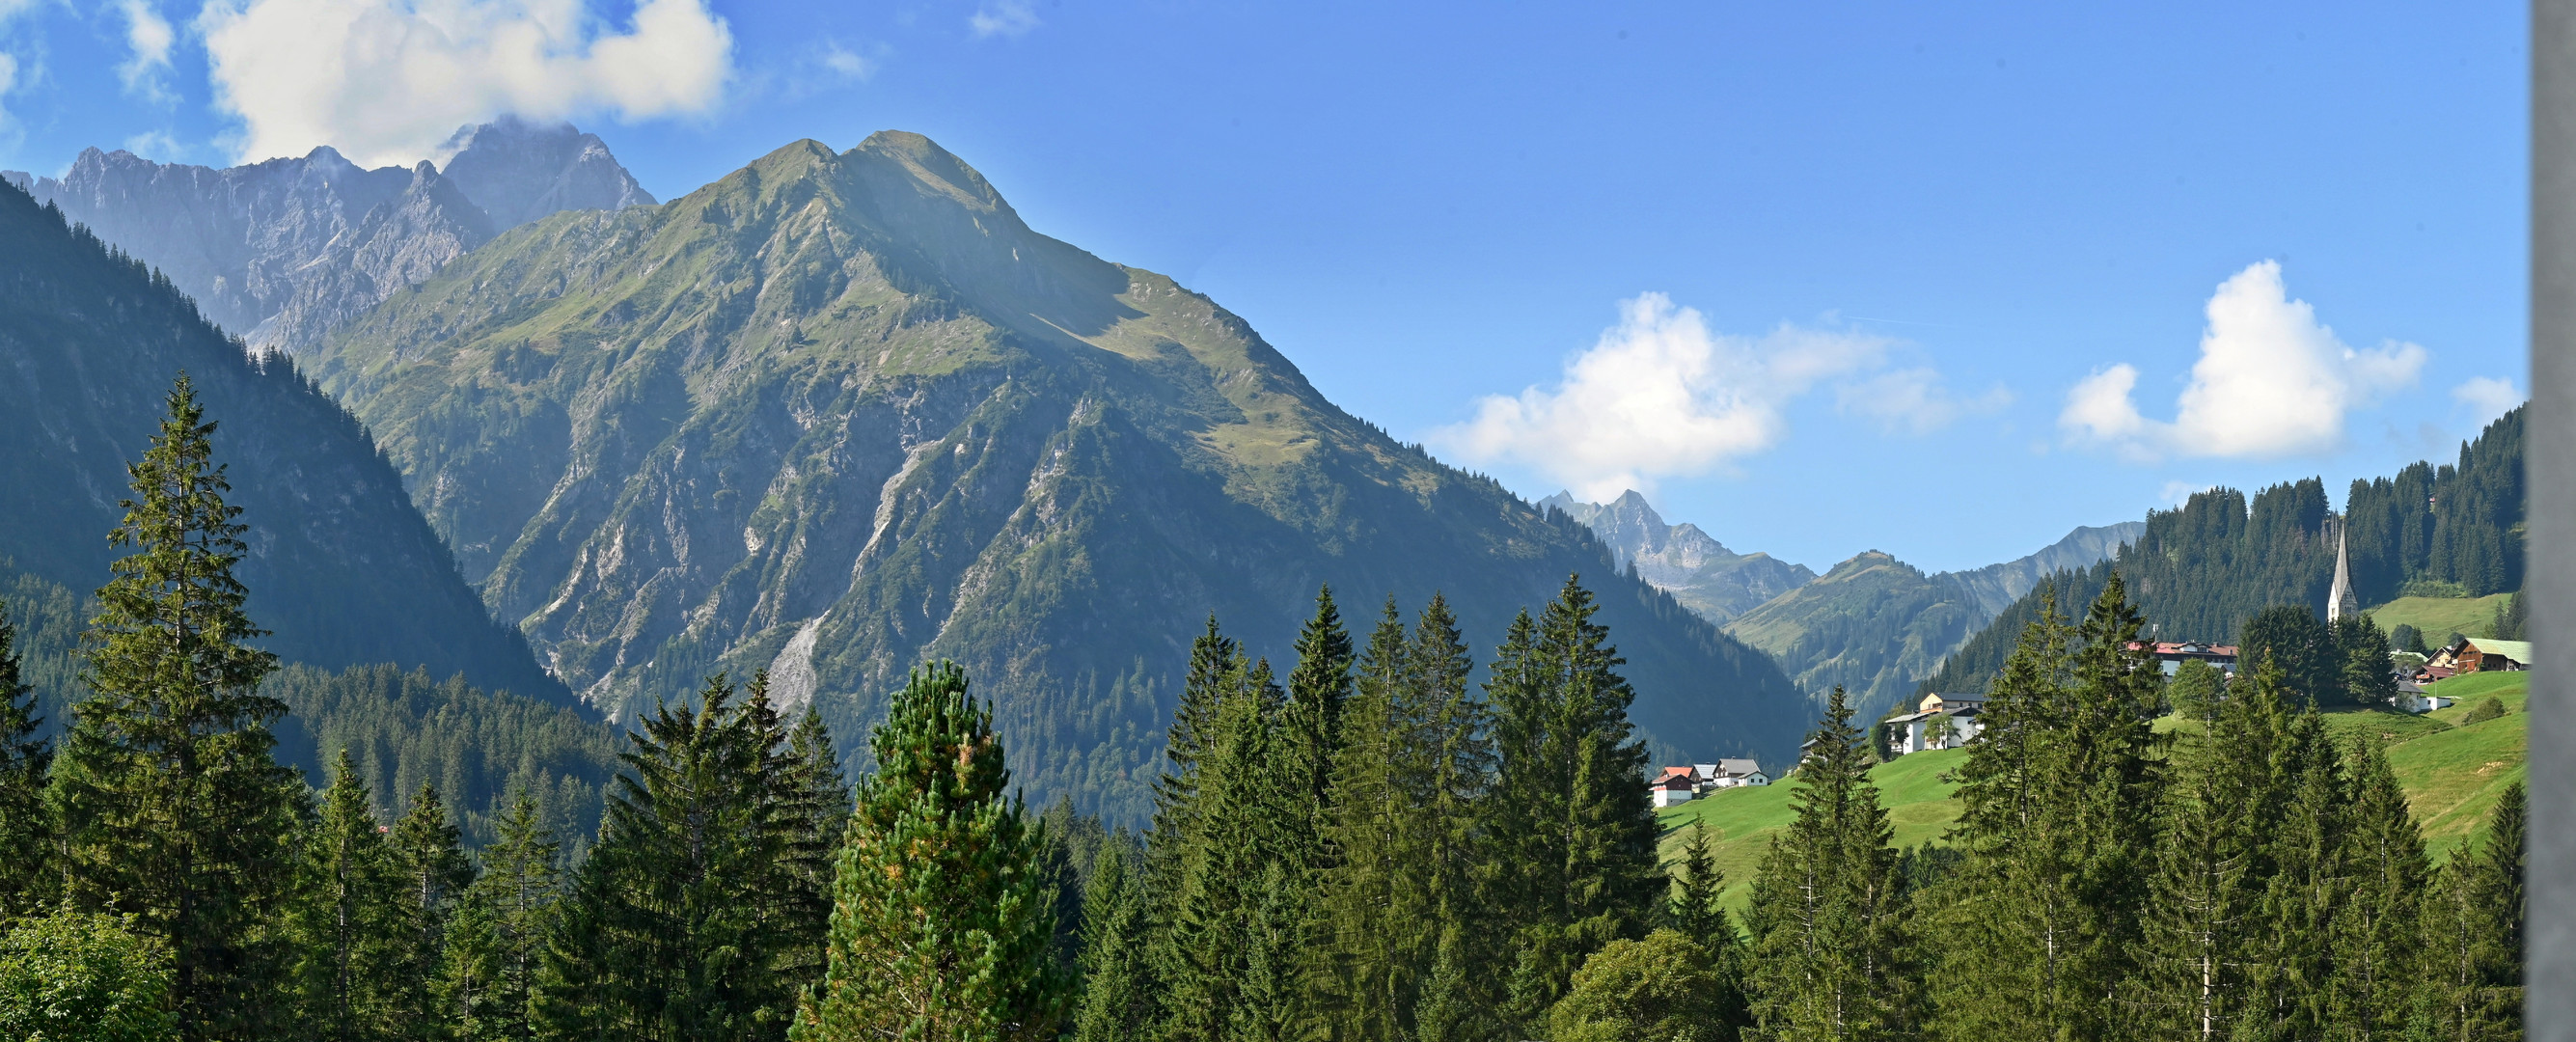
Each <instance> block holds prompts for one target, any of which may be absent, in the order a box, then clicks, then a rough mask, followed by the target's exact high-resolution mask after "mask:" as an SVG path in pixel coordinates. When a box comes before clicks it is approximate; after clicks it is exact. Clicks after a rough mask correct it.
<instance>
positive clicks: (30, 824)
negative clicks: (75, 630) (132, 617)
mask: <svg viewBox="0 0 2576 1042" xmlns="http://www.w3.org/2000/svg"><path fill="white" fill-rule="evenodd" d="M18 655H19V652H18V627H17V625H16V624H15V623H12V622H11V621H9V611H8V607H7V606H6V605H0V921H5V920H8V919H10V918H12V917H15V916H20V915H25V914H28V913H30V912H32V911H34V910H36V908H37V907H38V906H40V905H42V904H44V903H45V899H46V898H47V897H48V896H49V895H50V893H51V891H52V890H53V889H54V884H55V883H56V882H57V877H56V876H55V875H54V874H53V873H52V872H50V871H49V870H48V869H49V868H50V866H51V864H52V861H53V858H52V857H51V853H52V846H53V842H52V841H53V815H52V813H51V812H50V811H49V809H48V808H47V807H46V806H45V774H46V772H47V770H48V769H49V768H50V767H51V766H52V764H53V759H54V754H53V748H52V746H51V745H50V744H48V743H47V742H46V741H45V740H44V739H42V738H40V737H38V736H37V733H36V732H37V730H38V729H39V728H41V727H43V726H44V719H43V718H42V717H40V716H38V715H37V714H36V691H35V689H34V688H32V687H29V686H28V685H27V682H26V680H25V678H24V677H23V676H22V675H21V673H20V670H19V660H18Z"/></svg>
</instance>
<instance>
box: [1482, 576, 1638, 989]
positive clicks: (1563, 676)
mask: <svg viewBox="0 0 2576 1042" xmlns="http://www.w3.org/2000/svg"><path fill="white" fill-rule="evenodd" d="M1598 611H1599V605H1597V604H1596V603H1594V601H1593V598H1592V594H1591V592H1590V591H1588V590H1585V589H1584V588H1583V586H1582V584H1581V582H1580V580H1579V577H1573V576H1569V577H1568V578H1567V579H1566V583H1565V586H1564V588H1563V589H1562V590H1561V591H1560V592H1559V594H1558V596H1557V599H1556V600H1555V601H1554V602H1552V603H1550V604H1549V605H1548V607H1547V610H1546V611H1545V612H1544V613H1543V615H1542V617H1541V618H1540V619H1539V620H1538V621H1536V622H1535V623H1533V622H1532V621H1531V620H1530V619H1529V617H1528V614H1527V613H1526V612H1524V613H1523V614H1522V615H1521V616H1520V617H1519V618H1517V619H1515V620H1514V622H1513V623H1512V627H1511V629H1510V631H1509V632H1508V633H1507V635H1506V636H1505V638H1504V642H1503V645H1502V646H1501V647H1500V648H1498V649H1497V650H1496V657H1495V662H1494V665H1493V667H1492V669H1491V670H1490V671H1489V676H1490V679H1489V680H1488V681H1487V691H1488V692H1489V693H1490V694H1491V696H1492V697H1491V702H1492V705H1493V707H1494V712H1495V726H1494V733H1495V739H1496V741H1495V749H1496V752H1497V754H1498V757H1499V759H1498V776H1497V779H1496V783H1495V793H1494V797H1493V799H1492V800H1490V801H1489V802H1490V805H1491V806H1492V807H1493V809H1494V810H1495V815H1494V817H1493V821H1492V825H1491V828H1492V830H1493V835H1494V841H1495V843H1496V844H1497V845H1498V849H1496V850H1495V851H1494V856H1495V857H1496V858H1497V859H1498V861H1499V862H1500V865H1501V868H1502V871H1503V872H1504V873H1505V874H1506V875H1505V878H1502V879H1499V880H1497V887H1496V895H1497V900H1498V902H1499V903H1500V904H1501V908H1500V909H1499V912H1500V914H1501V915H1502V917H1503V922H1502V923H1501V924H1500V926H1501V928H1503V929H1506V930H1508V931H1510V936H1511V937H1512V938H1513V940H1512V944H1513V945H1514V946H1515V947H1516V949H1517V952H1518V960H1517V963H1516V965H1515V966H1514V967H1513V969H1512V976H1511V983H1510V987H1509V994H1508V997H1507V998H1506V1000H1505V1015H1506V1016H1507V1017H1508V1018H1509V1019H1510V1020H1511V1021H1512V1022H1514V1023H1517V1024H1519V1025H1521V1026H1522V1027H1523V1028H1524V1029H1527V1030H1530V1031H1533V1032H1534V1031H1536V1030H1539V1029H1541V1028H1542V1027H1543V1025H1544V1024H1545V1018H1546V1017H1547V1012H1548V1009H1549V1007H1551V1006H1553V1005H1555V1003H1556V1000H1557V999H1558V998H1559V997H1561V996H1563V995H1564V994H1565V988H1566V982H1567V981H1568V980H1569V979H1571V978H1572V976H1573V975H1574V971H1575V969H1576V968H1577V967H1579V966H1581V965H1582V963H1583V960H1584V959H1585V958H1587V957H1588V956H1590V955H1591V954H1592V953H1593V952H1595V951H1598V950H1600V948H1601V946H1602V945H1605V944H1608V943H1609V942H1611V941H1612V940H1616V939H1619V938H1623V937H1624V938H1629V939H1634V938H1637V937H1642V936H1644V934H1645V932H1646V930H1647V929H1648V928H1649V927H1650V926H1651V925H1652V923H1653V919H1654V916H1655V914H1656V912H1657V906H1658V905H1659V904H1661V899H1662V896H1663V891H1664V889H1665V881H1664V878H1663V874H1662V872H1661V870H1660V868H1659V867H1658V864H1657V859H1656V854H1655V839H1656V836H1657V834H1658V832H1659V829H1658V827H1657V826H1656V824H1655V814H1654V808H1653V806H1652V804H1651V803H1650V802H1649V801H1648V798H1647V794H1646V788H1645V769H1646V750H1645V746H1644V745H1643V743H1640V742H1636V741H1633V740H1632V728H1631V726H1630V724H1629V723H1628V704H1629V702H1630V701H1631V700H1633V699H1634V698H1635V693H1634V692H1633V691H1631V690H1630V689H1629V687H1628V682H1627V681H1626V680H1624V679H1622V678H1620V676H1619V674H1618V672H1617V667H1618V666H1619V665H1621V664H1622V663H1623V661H1624V660H1622V659H1621V658H1619V655H1618V652H1617V650H1616V649H1614V648H1612V647H1611V646H1610V644H1609V631H1608V629H1607V628H1606V627H1603V626H1601V625H1600V624H1598V623H1595V622H1593V621H1592V617H1593V615H1594V614H1595V613H1596V612H1598Z"/></svg>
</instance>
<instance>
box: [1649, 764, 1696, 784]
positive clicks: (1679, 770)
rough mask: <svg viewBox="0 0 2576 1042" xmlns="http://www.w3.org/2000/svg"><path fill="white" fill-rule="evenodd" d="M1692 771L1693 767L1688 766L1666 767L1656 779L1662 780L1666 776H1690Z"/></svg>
mask: <svg viewBox="0 0 2576 1042" xmlns="http://www.w3.org/2000/svg"><path fill="white" fill-rule="evenodd" d="M1691 773H1692V772H1691V769H1690V768H1688V767H1666V768H1664V773H1663V774H1661V775H1659V776H1657V777H1656V779H1655V780H1656V781H1662V780H1664V779H1665V778H1688V777H1690V776H1691Z"/></svg>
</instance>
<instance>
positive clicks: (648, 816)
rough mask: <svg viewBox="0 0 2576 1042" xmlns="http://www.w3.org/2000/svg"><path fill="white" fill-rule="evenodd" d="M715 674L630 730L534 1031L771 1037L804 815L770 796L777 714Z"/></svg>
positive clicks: (790, 946) (549, 969)
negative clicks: (791, 868)
mask: <svg viewBox="0 0 2576 1042" xmlns="http://www.w3.org/2000/svg"><path fill="white" fill-rule="evenodd" d="M736 696H737V691H736V690H735V688H734V686H733V684H732V683H731V682H729V681H728V680H727V679H726V678H725V677H724V676H723V675H721V674H719V675H717V676H714V677H710V678H709V679H708V680H707V683H706V686H705V687H704V689H702V690H701V691H700V693H699V695H698V706H697V708H696V709H695V710H694V711H692V710H690V709H687V708H685V707H680V708H674V707H672V706H668V705H664V706H662V707H660V708H658V709H657V710H656V712H655V713H654V715H652V716H651V717H648V718H646V719H645V720H644V721H643V725H644V729H643V731H642V733H639V734H633V735H630V738H631V743H632V746H633V748H632V750H631V751H629V752H626V753H624V754H622V759H624V761H625V763H626V767H627V772H626V773H624V774H621V775H619V776H618V791H617V792H616V793H615V794H614V795H613V796H611V797H610V800H609V805H608V808H607V815H606V819H605V820H604V821H602V822H601V824H600V836H599V843H598V845H597V846H595V847H593V848H592V850H591V854H590V858H589V860H587V861H585V862H583V863H582V865H581V867H580V868H579V870H578V871H576V872H575V874H574V877H573V882H572V887H571V891H570V893H569V894H567V895H566V897H565V898H564V900H563V901H562V902H561V904H560V905H559V906H558V908H557V911H556V915H555V917H554V920H553V924H552V926H553V928H552V931H551V934H550V936H549V939H548V943H547V948H546V955H545V964H546V972H545V974H544V976H543V979H542V981H541V987H540V998H539V1002H538V1014H539V1015H538V1021H539V1029H540V1031H541V1032H543V1033H546V1034H550V1035H552V1036H554V1037H558V1038H568V1039H656V1040H673V1042H677V1040H683V1039H685V1040H689V1042H720V1040H725V1039H743V1040H753V1039H759V1040H768V1039H775V1038H776V1037H777V1035H778V1031H779V1028H780V1024H781V1021H783V1020H784V1019H786V1017H787V1014H788V1011H789V1009H790V1007H791V1006H792V1004H793V1002H794V999H793V992H792V990H791V989H790V987H789V985H788V982H787V981H785V980H784V979H782V977H781V975H780V968H781V966H782V965H785V964H789V963H791V962H792V961H793V959H794V958H795V955H794V952H795V944H796V940H797V938H796V934H795V931H794V930H793V928H792V927H791V925H790V924H789V922H788V921H787V920H786V919H785V918H784V917H782V916H781V915H779V914H778V909H779V908H780V906H781V905H782V903H783V901H784V898H783V894H784V892H785V891H787V890H789V889H790V887H791V885H792V884H791V881H790V880H789V879H788V878H787V873H786V871H785V870H784V868H783V866H784V865H785V863H786V861H787V854H788V851H789V849H790V847H791V845H792V843H793V840H794V836H795V830H796V828H797V822H796V820H795V817H794V815H793V813H792V811H791V808H789V807H787V806H785V805H783V803H782V802H781V801H780V800H779V799H778V798H777V797H778V792H779V789H780V784H779V782H778V779H777V773H778V772H779V771H781V770H783V769H784V758H783V756H781V755H780V754H779V753H778V752H777V750H776V745H775V742H776V739H777V738H778V733H777V728H776V721H775V717H774V716H771V717H764V715H763V714H762V713H761V712H760V711H759V710H758V706H757V703H753V704H737V703H736V701H735V698H736Z"/></svg>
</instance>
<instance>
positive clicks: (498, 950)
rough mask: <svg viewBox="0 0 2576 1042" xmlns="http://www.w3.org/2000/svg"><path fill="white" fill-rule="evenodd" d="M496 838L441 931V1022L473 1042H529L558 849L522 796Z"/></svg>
mask: <svg viewBox="0 0 2576 1042" xmlns="http://www.w3.org/2000/svg"><path fill="white" fill-rule="evenodd" d="M498 831H499V833H500V838H499V839H498V840H496V841H495V842H494V843H493V844H492V845H490V846H488V847H485V848H483V873H482V875H481V876H479V877H477V878H476V879H475V880H474V884H473V886H472V887H471V888H470V889H468V890H467V892H466V896H465V901H464V902H463V904H462V906H461V907H460V908H459V910H458V917H457V921H456V923H455V924H454V925H453V926H452V927H451V929H450V930H449V932H448V954H447V976H446V979H445V981H444V982H443V985H442V987H441V989H440V990H441V993H442V997H443V998H444V1000H445V1006H446V1008H447V1010H448V1013H447V1015H446V1016H447V1018H448V1019H449V1020H451V1021H452V1022H453V1023H455V1024H456V1025H457V1034H458V1036H459V1037H461V1038H464V1039H468V1040H472V1042H487V1040H488V1042H504V1040H506V1042H530V1040H533V1039H535V1038H536V1037H537V1029H536V1022H535V1020H534V1017H535V1011H536V1006H537V999H538V988H537V983H538V977H539V975H540V973H541V971H542V969H543V965H544V958H545V950H546V937H547V935H548V933H549V931H550V929H551V927H552V924H553V918H554V910H555V901H556V899H557V898H558V896H559V891H558V887H559V865H558V859H559V858H560V856H561V851H562V844H560V843H558V842H556V841H555V837H554V833H553V831H552V830H550V829H548V828H546V826H545V824H544V820H543V819H542V818H541V817H540V816H539V815H538V812H537V801H536V799H535V798H534V797H532V796H530V795H529V794H528V793H527V792H526V791H525V790H522V791H520V792H518V793H516V794H515V795H513V796H512V797H511V799H510V805H509V809H507V810H505V811H503V812H502V814H501V817H500V821H499V822H498Z"/></svg>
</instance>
